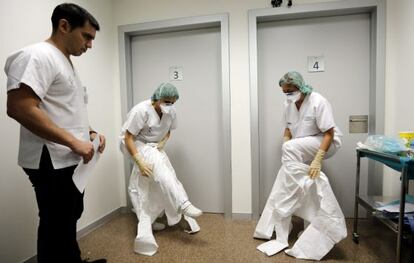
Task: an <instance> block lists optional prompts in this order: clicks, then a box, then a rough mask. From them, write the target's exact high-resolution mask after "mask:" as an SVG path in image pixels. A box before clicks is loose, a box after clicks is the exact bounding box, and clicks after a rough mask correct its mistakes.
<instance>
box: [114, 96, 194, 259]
mask: <svg viewBox="0 0 414 263" xmlns="http://www.w3.org/2000/svg"><path fill="white" fill-rule="evenodd" d="M175 126H176V118H175V114H171V115H168V114H164V115H163V117H162V118H161V119H160V118H159V117H158V115H157V113H156V112H155V110H154V108H153V107H152V105H151V101H150V100H148V101H144V102H141V103H139V104H137V105H136V106H135V107H133V108H132V109H131V111H130V112H129V113H128V116H127V120H126V122H125V123H124V125H123V127H122V131H121V135H120V142H121V144H120V147H121V151H123V152H124V154H126V155H128V156H129V153H128V151H127V150H126V148H125V142H124V134H125V131H126V130H128V131H129V132H131V133H132V134H134V135H136V137H135V138H136V140H135V145H136V146H137V149H138V151H139V152H140V154H141V156H143V158H144V160H145V161H146V162H147V163H148V164H150V165H153V176H152V177H145V176H142V175H141V172H140V170H139V168H138V167H137V166H136V165H135V164H134V168H133V170H132V173H131V177H130V181H129V187H128V192H129V196H130V198H131V202H132V205H133V207H134V211H135V213H136V215H137V218H138V221H139V222H138V227H137V236H136V238H135V242H134V251H135V252H136V253H138V254H143V255H147V256H152V255H154V254H155V253H156V252H157V249H158V245H157V242H156V241H155V238H154V236H153V233H152V228H151V224H152V223H153V222H154V221H155V220H156V219H157V217H158V216H160V215H162V213H163V212H165V214H166V216H167V221H168V225H175V224H177V223H178V222H179V221H180V220H181V217H182V214H181V209H180V208H181V206H182V205H183V204H186V203H187V202H189V201H188V196H187V193H186V192H185V190H184V188H183V186H182V184H181V182H180V181H179V180H178V179H177V177H176V174H175V171H174V168H173V167H172V165H171V163H170V161H169V159H168V156H167V154H166V153H165V151H164V150H158V149H157V145H158V143H157V142H158V141H160V140H161V139H162V138H163V137H164V136H165V134H166V133H167V132H168V131H169V130H170V129H174V128H175ZM143 141H145V142H146V143H144V142H143ZM184 219H185V220H186V221H187V223H188V225H189V227H190V230H189V231H187V230H186V231H187V232H188V233H196V232H198V231H199V230H200V226H199V225H198V224H197V221H196V220H195V219H193V218H191V217H188V216H185V215H184Z"/></svg>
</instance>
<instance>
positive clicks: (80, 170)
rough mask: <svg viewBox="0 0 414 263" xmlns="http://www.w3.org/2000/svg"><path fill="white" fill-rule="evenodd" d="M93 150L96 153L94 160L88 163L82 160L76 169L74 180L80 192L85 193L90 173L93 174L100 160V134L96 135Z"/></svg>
mask: <svg viewBox="0 0 414 263" xmlns="http://www.w3.org/2000/svg"><path fill="white" fill-rule="evenodd" d="M92 144H93V149H94V151H95V153H94V155H93V157H92V159H91V160H90V161H89V162H88V163H86V164H85V163H83V160H81V161H80V162H79V164H78V166H77V167H76V169H75V171H74V173H73V176H72V180H73V182H74V183H75V185H76V188H78V190H79V192H81V193H83V191H84V190H85V187H86V183H87V179H88V176H89V175H90V173H91V172H92V170H93V168H94V167H95V164H96V162H97V161H98V159H99V156H100V155H101V154H100V153H99V152H98V148H99V134H96V137H95V139H94V140H93V141H92Z"/></svg>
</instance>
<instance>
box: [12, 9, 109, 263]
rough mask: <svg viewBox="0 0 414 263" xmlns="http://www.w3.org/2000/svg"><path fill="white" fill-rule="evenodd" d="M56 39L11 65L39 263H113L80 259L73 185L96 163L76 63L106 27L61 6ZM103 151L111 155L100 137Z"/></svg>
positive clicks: (79, 203)
mask: <svg viewBox="0 0 414 263" xmlns="http://www.w3.org/2000/svg"><path fill="white" fill-rule="evenodd" d="M51 20H52V27H53V31H52V35H51V36H50V38H48V39H47V40H46V41H44V42H40V43H37V44H33V45H30V46H27V47H25V48H23V49H21V50H19V51H17V52H15V53H13V54H12V55H11V56H9V58H8V59H7V62H6V65H5V72H6V74H7V114H8V115H9V116H10V117H11V118H13V119H15V120H16V121H18V122H19V123H20V124H21V128H20V143H19V157H18V164H19V165H20V166H21V167H22V168H23V169H24V171H25V172H26V174H28V176H29V179H30V181H31V183H32V184H33V187H34V190H35V194H36V200H37V204H38V208H39V218H40V220H39V228H38V240H37V262H39V263H43V262H63V263H66V262H67V263H78V262H101V263H102V262H106V260H105V259H100V260H95V261H87V260H82V259H81V256H80V254H81V252H80V249H79V246H78V243H77V241H76V222H77V220H78V219H79V218H80V216H81V214H82V211H83V193H80V192H79V191H78V189H77V188H76V186H75V185H74V183H73V181H72V175H73V172H74V170H75V168H76V165H77V164H78V163H79V162H80V161H82V159H83V162H85V163H87V162H89V160H91V159H92V157H93V155H94V150H93V146H92V143H91V140H93V139H94V138H95V137H96V135H97V133H96V132H95V131H93V130H91V128H90V126H89V121H88V115H87V103H88V98H87V94H86V88H85V87H84V86H83V85H82V83H81V82H80V80H79V77H78V73H77V72H76V70H75V69H74V67H73V64H72V62H71V59H70V56H71V55H72V56H80V55H82V54H83V53H85V52H86V50H87V49H89V48H92V40H93V39H94V38H95V34H96V31H97V30H99V24H98V22H97V21H96V19H95V18H94V17H93V16H92V15H91V14H90V13H89V12H88V11H86V10H85V9H83V8H82V7H80V6H78V5H75V4H61V5H58V6H57V7H56V8H55V9H54V11H53V14H52V18H51ZM99 139H100V145H99V149H98V150H99V151H100V152H103V150H104V148H105V137H104V136H102V135H100V138H99Z"/></svg>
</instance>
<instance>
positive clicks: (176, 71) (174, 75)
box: [170, 66, 184, 80]
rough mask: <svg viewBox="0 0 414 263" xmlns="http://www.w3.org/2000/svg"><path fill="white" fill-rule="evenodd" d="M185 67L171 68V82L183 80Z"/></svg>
mask: <svg viewBox="0 0 414 263" xmlns="http://www.w3.org/2000/svg"><path fill="white" fill-rule="evenodd" d="M183 79H184V78H183V67H180V66H171V67H170V80H183Z"/></svg>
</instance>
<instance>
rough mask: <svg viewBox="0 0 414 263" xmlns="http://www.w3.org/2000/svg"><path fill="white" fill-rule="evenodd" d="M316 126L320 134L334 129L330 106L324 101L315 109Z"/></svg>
mask: <svg viewBox="0 0 414 263" xmlns="http://www.w3.org/2000/svg"><path fill="white" fill-rule="evenodd" d="M315 117H316V125H318V128H319V130H320V131H321V132H326V131H327V130H329V129H330V128H334V127H335V121H334V118H333V114H332V108H331V104H330V103H329V102H328V101H327V100H326V99H325V100H322V101H321V102H320V103H319V105H318V106H317V108H316V116H315Z"/></svg>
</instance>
